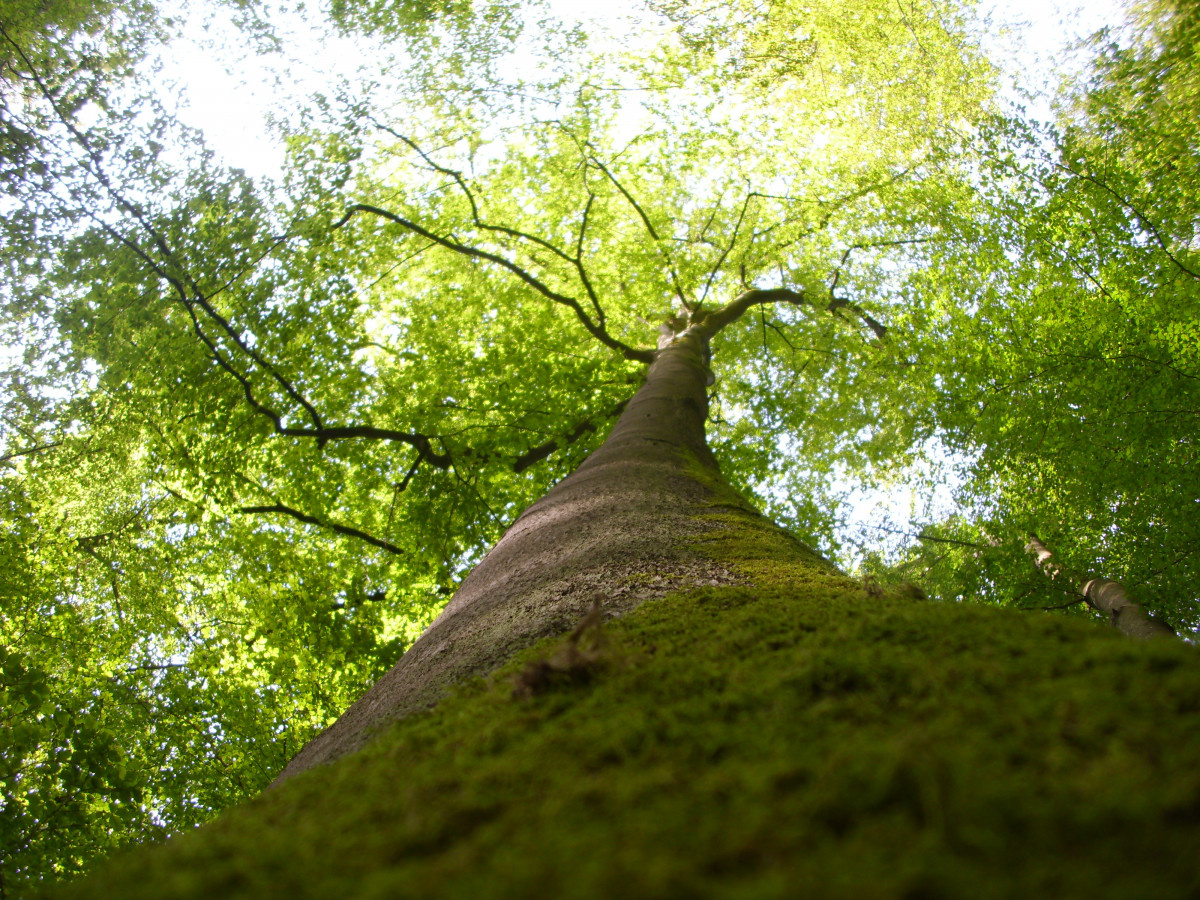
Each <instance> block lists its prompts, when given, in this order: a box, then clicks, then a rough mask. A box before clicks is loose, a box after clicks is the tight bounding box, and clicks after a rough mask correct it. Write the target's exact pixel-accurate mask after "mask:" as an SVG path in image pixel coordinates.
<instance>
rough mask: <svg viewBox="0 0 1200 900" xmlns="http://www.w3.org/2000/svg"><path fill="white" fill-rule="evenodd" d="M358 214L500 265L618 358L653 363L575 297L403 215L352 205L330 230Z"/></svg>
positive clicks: (645, 352)
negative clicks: (567, 312)
mask: <svg viewBox="0 0 1200 900" xmlns="http://www.w3.org/2000/svg"><path fill="white" fill-rule="evenodd" d="M360 212H362V213H370V214H371V215H374V216H379V217H380V218H383V219H387V220H388V221H389V222H394V223H395V224H397V225H400V226H401V227H403V228H406V229H407V230H409V231H411V232H413V233H414V234H419V235H421V237H423V238H425V239H426V240H430V241H433V242H434V243H435V244H438V245H439V246H442V247H445V248H446V249H447V250H451V251H453V252H455V253H459V254H461V255H463V256H466V257H469V258H472V259H480V260H485V261H487V262H491V263H494V264H496V265H498V266H500V267H501V268H503V269H506V270H507V271H509V272H512V273H513V274H514V275H516V276H517V277H518V278H520V279H521V280H522V281H524V282H525V283H526V284H527V285H529V286H530V287H531V288H533V289H534V290H535V291H537V292H538V293H539V294H541V295H542V296H543V297H545V298H547V299H548V300H551V301H553V302H554V303H558V304H561V305H563V306H566V307H568V308H569V309H571V310H573V311H574V313H575V315H576V317H577V318H578V319H579V321H580V322H581V323H582V324H583V327H584V328H586V329H587V331H588V333H589V334H590V335H592V337H594V338H596V340H598V341H600V343H602V344H604V345H605V346H606V347H610V348H612V349H613V350H618V351H620V352H621V355H622V356H624V357H625V359H629V360H634V361H636V362H641V363H646V364H649V363H652V362H654V351H653V350H638V349H636V348H634V347H630V346H629V345H628V344H626V343H624V342H623V341H620V340H617V339H616V338H614V337H613V336H612V335H610V334H609V333H608V331H607V330H605V328H604V327H603V326H602V325H599V324H597V323H596V322H593V321H592V319H591V317H589V316H588V314H587V313H586V312H585V311H584V309H583V307H582V306H581V305H580V304H579V301H578V300H576V299H575V298H574V297H568V296H566V295H565V294H560V293H559V292H558V291H556V290H554V289H553V288H551V287H549V286H548V285H546V284H545V283H543V282H542V281H541V280H539V279H538V278H537V277H536V276H534V275H532V274H531V273H529V272H528V271H526V270H525V269H523V268H522V267H521V266H518V265H517V264H516V263H514V262H512V261H511V260H508V259H505V258H504V257H503V256H499V255H497V254H495V253H491V252H489V251H487V250H480V249H479V248H478V247H473V246H471V245H469V244H463V243H461V242H460V241H458V240H456V239H454V238H450V237H442V236H440V235H436V234H434V233H433V232H432V231H429V230H428V229H427V228H424V227H422V226H421V225H418V224H417V223H416V222H413V221H411V220H409V219H406V218H404V217H403V216H400V215H397V214H396V213H394V212H391V211H389V210H386V209H381V208H380V207H378V206H372V205H371V204H369V203H355V204H354V205H353V206H351V207H350V208H349V209H348V210H347V211H346V214H345V215H344V216H342V218H341V219H339V220H338V221H337V222H335V223H334V224H333V226H332V227H333V228H335V229H336V228H341V227H342V226H343V225H345V224H346V222H348V221H349V220H350V218H351V217H352V216H353V215H354V214H355V213H360ZM568 258H569V257H568Z"/></svg>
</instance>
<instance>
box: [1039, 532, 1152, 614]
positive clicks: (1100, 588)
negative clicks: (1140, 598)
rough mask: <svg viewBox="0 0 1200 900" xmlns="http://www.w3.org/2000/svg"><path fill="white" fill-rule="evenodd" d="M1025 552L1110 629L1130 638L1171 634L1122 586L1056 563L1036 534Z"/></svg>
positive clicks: (1046, 573) (1116, 582) (1047, 574)
mask: <svg viewBox="0 0 1200 900" xmlns="http://www.w3.org/2000/svg"><path fill="white" fill-rule="evenodd" d="M1025 549H1026V550H1028V551H1029V552H1030V553H1032V554H1033V557H1034V562H1035V564H1036V565H1037V567H1038V568H1039V569H1041V570H1042V572H1043V573H1044V574H1045V575H1046V577H1047V578H1050V579H1051V580H1058V579H1059V578H1065V579H1066V580H1067V581H1068V582H1070V584H1071V585H1072V586H1073V587H1074V588H1075V590H1076V591H1077V592H1078V593H1079V595H1080V596H1081V597H1083V599H1084V600H1085V601H1086V602H1087V605H1088V606H1090V607H1091V608H1092V609H1095V610H1097V611H1099V612H1104V613H1108V620H1109V622H1110V623H1111V624H1112V626H1113V627H1114V628H1116V629H1117V630H1119V631H1120V632H1122V633H1123V634H1127V635H1129V636H1130V637H1136V638H1148V637H1158V636H1164V635H1174V634H1175V629H1174V628H1172V627H1171V626H1170V625H1168V624H1167V623H1166V622H1164V621H1162V620H1161V619H1156V618H1154V617H1153V616H1151V615H1150V614H1149V613H1148V612H1146V610H1144V609H1143V608H1142V607H1141V606H1140V605H1139V604H1137V603H1134V602H1133V601H1132V600H1130V599H1129V596H1128V594H1126V593H1125V586H1124V585H1122V584H1121V583H1120V582H1118V581H1112V580H1110V579H1108V578H1093V577H1092V576H1090V575H1084V574H1082V573H1080V572H1075V571H1073V570H1071V569H1068V568H1066V567H1065V566H1063V565H1061V564H1060V563H1058V561H1057V560H1055V559H1054V558H1053V557H1054V554H1053V553H1052V552H1051V551H1050V548H1048V547H1047V546H1046V545H1045V544H1043V543H1042V542H1041V540H1040V539H1039V538H1038V536H1037V535H1033V534H1031V535H1030V536H1029V542H1028V543H1027V544H1026V545H1025Z"/></svg>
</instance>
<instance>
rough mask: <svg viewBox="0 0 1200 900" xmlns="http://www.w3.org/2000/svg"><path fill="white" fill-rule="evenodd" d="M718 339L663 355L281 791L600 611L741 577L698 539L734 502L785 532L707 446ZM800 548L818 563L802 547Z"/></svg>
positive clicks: (296, 762) (295, 763)
mask: <svg viewBox="0 0 1200 900" xmlns="http://www.w3.org/2000/svg"><path fill="white" fill-rule="evenodd" d="M719 324H720V325H724V324H725V322H724V321H722V322H720V323H719ZM714 330H715V329H714V328H713V327H712V326H710V327H708V328H698V327H693V328H691V329H689V330H688V331H685V332H684V333H683V334H682V335H681V336H680V337H678V338H676V339H675V340H674V341H673V342H671V343H668V344H667V346H665V347H664V348H663V349H662V350H660V351H659V354H658V356H657V358H656V360H655V362H654V363H653V365H651V367H650V369H649V372H648V373H647V378H646V383H645V384H644V385H643V386H642V388H641V389H640V390H639V391H638V392H637V394H636V395H635V396H634V397H633V399H632V400H630V402H629V404H628V406H627V407H626V408H625V411H624V413H623V414H622V416H621V418H620V419H619V420H618V422H617V424H616V426H615V427H614V428H613V431H612V434H611V435H610V436H609V438H608V440H607V441H606V442H605V443H604V445H603V446H602V447H600V448H599V449H597V450H596V451H595V452H594V453H592V455H591V456H589V457H588V459H587V460H585V461H584V463H583V464H582V465H581V466H580V467H579V468H578V469H577V470H576V471H575V472H574V473H572V474H571V475H570V476H569V477H568V478H566V479H564V480H563V481H562V482H561V483H559V484H558V485H557V486H556V487H555V488H554V489H553V490H551V491H550V492H549V493H547V494H546V495H545V496H544V497H542V498H541V499H540V500H538V501H537V502H536V503H534V504H533V505H532V506H530V507H529V508H528V509H527V510H525V512H524V513H522V514H521V516H520V517H519V518H518V519H517V521H516V522H514V523H513V525H512V527H510V528H509V529H508V531H507V532H506V533H505V535H504V537H503V538H501V540H500V542H499V543H497V544H496V546H495V547H493V548H492V550H491V551H490V552H489V553H488V554H487V556H486V557H485V558H484V559H483V561H482V562H480V563H479V565H478V566H476V568H475V569H474V570H473V571H472V572H471V573H470V575H468V576H467V578H466V579H465V580H464V581H463V583H462V585H461V586H460V588H459V590H458V592H457V593H456V594H455V596H454V598H453V599H452V600H451V601H450V603H449V605H448V606H447V607H446V609H445V610H444V611H443V612H442V613H441V615H440V616H438V618H437V619H436V620H435V621H434V622H433V624H432V625H430V626H429V628H428V629H427V630H426V631H425V633H424V634H422V635H421V637H420V638H419V639H418V640H417V641H416V643H414V644H413V646H412V647H411V648H409V650H408V651H407V652H406V653H405V654H404V656H403V657H402V658H401V659H400V661H399V662H398V663H397V664H396V666H395V667H394V668H393V669H392V670H391V671H390V672H388V674H387V675H385V676H384V677H383V678H382V679H381V680H380V681H379V682H378V683H377V684H376V685H375V686H374V687H372V688H371V689H370V691H368V692H367V694H366V695H364V696H363V697H362V699H360V700H359V701H358V702H357V703H355V704H354V705H353V706H352V707H351V708H350V709H349V710H347V711H346V713H345V714H344V715H343V716H342V717H341V718H340V719H338V720H337V722H335V723H334V724H333V725H331V726H330V727H329V728H327V729H326V730H325V731H324V732H322V733H321V734H319V735H318V736H317V737H316V738H315V739H314V740H313V741H311V742H310V743H309V744H308V745H307V746H306V747H304V749H302V750H301V751H300V753H299V754H298V755H297V756H296V757H295V758H294V759H293V760H292V762H291V763H290V764H289V765H288V766H287V768H286V769H285V770H284V772H283V773H282V774H281V775H280V776H279V778H278V779H277V780H276V783H279V781H282V780H284V779H286V778H288V777H290V776H291V775H293V774H295V773H297V772H300V771H303V770H305V769H308V768H311V767H312V766H315V765H319V764H321V763H324V762H328V761H331V760H333V759H336V758H337V757H339V756H341V755H343V754H345V753H348V752H351V751H353V750H355V749H357V748H358V747H361V746H362V745H363V743H364V742H365V741H366V740H368V739H369V737H370V736H371V734H372V733H374V732H376V731H378V730H379V729H380V728H382V727H384V726H386V725H388V724H390V723H392V722H394V721H396V720H398V719H400V718H402V717H404V716H405V715H408V714H409V713H412V712H416V711H419V710H423V709H427V708H429V707H430V706H432V705H433V704H434V703H436V702H437V701H438V700H439V699H440V698H441V697H442V696H443V695H444V694H445V693H446V691H447V690H448V689H449V688H450V687H451V686H453V685H455V684H458V683H460V682H462V681H464V680H466V679H469V678H471V677H473V676H478V675H484V674H486V673H488V672H490V671H492V670H493V669H495V668H497V667H498V666H499V665H501V664H502V663H503V662H505V661H506V660H508V659H509V658H510V657H512V655H513V654H514V653H516V652H518V651H520V650H522V649H524V648H525V647H528V646H529V645H531V644H532V643H534V642H535V641H537V640H538V639H540V638H542V637H545V636H547V635H552V634H561V633H564V632H567V631H569V630H570V629H571V628H572V627H573V626H574V625H575V624H576V623H577V622H578V621H579V620H580V619H581V618H582V617H583V616H584V615H585V614H586V613H587V612H588V610H589V609H591V608H592V606H593V604H598V605H599V608H600V611H601V614H602V615H603V616H606V617H611V616H614V615H620V614H622V613H624V612H627V611H629V610H630V609H633V608H634V607H635V606H637V605H639V604H641V603H643V602H645V601H646V600H650V599H654V598H657V597H661V596H663V595H665V594H667V593H669V592H671V591H673V590H677V589H679V588H682V587H689V586H693V585H696V584H705V583H708V584H716V583H733V582H735V581H737V580H738V576H736V575H735V574H734V573H733V572H732V571H730V570H728V569H727V568H725V567H723V566H721V565H720V564H718V563H717V562H715V561H713V560H712V559H710V558H707V557H705V556H704V555H702V554H701V553H700V552H699V549H698V547H697V542H696V541H695V540H694V539H695V538H696V537H699V536H700V535H702V534H704V533H705V532H706V531H711V530H712V529H713V528H714V527H717V526H714V525H713V524H712V523H711V522H707V521H704V520H703V519H702V518H701V517H702V516H703V515H705V514H706V513H711V512H712V511H713V507H714V505H721V506H722V507H723V508H722V509H721V512H722V514H728V515H733V516H738V517H744V518H745V519H746V520H749V521H751V522H752V523H753V525H754V527H756V528H767V529H771V530H774V531H779V529H778V528H777V527H776V526H774V525H773V524H771V523H769V522H768V521H767V520H766V519H764V518H763V517H761V516H759V515H758V514H757V513H754V512H753V511H752V509H751V508H750V507H749V506H748V505H746V504H744V503H742V504H737V503H731V502H730V496H731V495H732V489H731V488H729V486H728V484H727V483H726V482H725V481H724V479H723V477H722V476H721V474H720V471H719V469H718V467H717V463H716V460H715V459H714V457H713V455H712V453H711V451H710V450H709V448H708V444H707V442H706V440H705V431H704V426H705V420H706V418H707V415H708V397H707V391H706V387H707V381H708V378H709V375H710V373H709V369H708V366H707V362H706V359H705V356H706V353H705V351H706V347H707V339H708V337H709V336H710V334H711V333H712V332H713V331H714ZM796 552H797V554H798V555H802V556H804V557H805V558H807V559H810V560H811V559H813V558H814V557H815V554H812V551H810V550H808V548H805V547H803V546H801V545H800V544H799V543H798V542H797V543H796Z"/></svg>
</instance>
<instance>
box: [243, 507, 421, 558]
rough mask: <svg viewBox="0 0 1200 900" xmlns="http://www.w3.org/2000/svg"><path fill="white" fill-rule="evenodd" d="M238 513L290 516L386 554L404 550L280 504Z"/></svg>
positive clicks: (249, 508) (250, 508)
mask: <svg viewBox="0 0 1200 900" xmlns="http://www.w3.org/2000/svg"><path fill="white" fill-rule="evenodd" d="M238 512H239V513H243V514H246V515H250V514H255V513H279V514H280V515H285V516H291V517H292V518H293V519H297V520H298V521H301V522H304V523H305V524H307V525H316V526H317V527H318V528H328V529H329V530H330V531H336V532H337V533H338V534H344V535H346V536H347V537H355V538H358V539H359V540H362V541H366V542H367V543H368V544H371V545H373V546H375V547H379V548H380V549H382V550H386V551H388V553H395V554H402V553H404V550H402V549H401V548H400V547H397V546H396V545H395V544H392V543H390V542H388V541H385V540H382V539H381V538H377V537H374V536H373V535H370V534H367V533H366V532H365V531H362V530H361V529H358V528H354V527H352V526H350V525H339V524H338V523H336V522H325V521H322V520H321V519H318V518H317V517H316V516H310V515H307V514H306V513H302V512H300V511H299V510H298V509H293V508H292V507H290V506H285V505H284V504H282V503H273V504H271V505H270V506H243V507H241V508H239V509H238Z"/></svg>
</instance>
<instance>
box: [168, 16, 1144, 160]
mask: <svg viewBox="0 0 1200 900" xmlns="http://www.w3.org/2000/svg"><path fill="white" fill-rule="evenodd" d="M631 2H632V0H626V4H629V3H631ZM552 3H553V5H554V6H556V7H557V8H558V9H559V10H561V11H562V12H564V13H567V14H571V13H575V14H579V15H582V14H583V11H584V10H587V11H589V12H590V11H592V10H594V9H595V8H596V4H594V3H591V2H584V0H552ZM1122 6H1123V4H1122V3H1121V2H1119V0H1089V2H1087V3H1078V2H1074V0H983V2H981V4H980V9H981V12H982V13H983V15H984V16H986V17H988V18H989V19H990V20H991V21H992V22H993V24H994V27H993V28H992V29H991V31H990V34H991V40H990V42H989V44H990V46H989V47H988V50H989V52H990V53H991V54H992V55H993V58H994V59H996V60H997V62H998V63H999V64H1000V65H1001V66H1002V68H1003V69H1004V70H1005V71H1008V72H1010V73H1013V75H1014V76H1015V77H1016V78H1018V79H1019V80H1020V81H1021V82H1022V84H1023V86H1024V87H1025V88H1026V89H1029V90H1034V91H1041V92H1042V99H1041V100H1039V101H1037V102H1034V103H1033V104H1031V105H1030V106H1029V110H1030V112H1032V113H1033V114H1035V115H1037V116H1038V117H1041V118H1048V117H1049V116H1050V115H1051V109H1050V104H1049V97H1050V95H1051V93H1052V84H1053V78H1054V71H1055V70H1056V69H1059V68H1063V67H1065V68H1067V69H1068V70H1070V69H1071V68H1072V67H1073V66H1078V65H1079V63H1080V58H1079V57H1075V58H1074V63H1072V56H1071V54H1070V53H1069V52H1068V48H1069V47H1070V45H1071V44H1073V43H1075V42H1076V41H1078V40H1079V39H1080V38H1082V37H1084V36H1086V35H1088V34H1090V33H1092V32H1093V31H1095V30H1097V29H1099V28H1101V27H1104V26H1106V25H1115V24H1117V23H1119V22H1120V21H1121V18H1122V16H1121V8H1122ZM618 8H619V5H616V4H614V2H612V0H610V2H609V3H607V4H606V5H605V9H606V10H616V9H618ZM281 24H282V27H283V30H284V41H283V47H284V50H283V61H286V62H287V63H288V66H289V72H288V77H287V79H286V81H285V82H281V81H278V80H277V78H276V76H275V75H274V74H273V72H272V66H274V67H276V68H278V64H279V62H280V60H267V61H265V63H266V64H264V61H259V60H254V59H250V60H247V59H244V58H236V59H235V58H233V57H232V56H230V55H229V52H228V51H222V50H221V49H220V47H221V45H222V43H228V44H229V45H231V46H236V45H237V44H238V41H237V40H236V39H234V38H233V36H232V32H231V30H230V28H229V26H223V25H222V24H221V23H219V22H212V23H210V25H209V28H208V30H207V31H205V30H202V29H200V28H193V29H191V32H190V37H189V39H187V40H185V41H182V42H180V43H179V44H177V45H175V46H174V47H173V53H172V57H171V59H169V60H167V61H166V65H165V67H164V70H163V77H164V78H165V79H167V80H169V81H174V82H177V83H178V84H180V85H182V86H184V88H185V90H186V98H187V99H186V106H185V107H184V108H183V109H182V110H181V117H182V118H183V120H184V121H185V122H187V123H188V124H190V125H193V126H195V127H198V128H200V129H202V130H203V131H204V133H205V135H206V137H207V139H208V142H209V145H210V146H211V147H213V148H214V149H215V150H216V151H217V152H218V154H219V155H221V156H222V157H223V158H224V159H225V161H226V162H228V163H229V164H230V165H233V166H237V167H239V168H243V169H245V170H246V171H247V172H248V173H249V174H251V175H255V176H262V175H273V174H277V173H278V171H279V169H280V167H281V165H282V163H283V148H282V146H281V145H280V144H279V143H278V142H277V141H276V140H274V139H273V138H272V137H271V135H270V132H269V129H268V128H267V126H266V122H267V119H268V116H269V114H270V111H271V110H272V109H277V108H279V107H280V105H281V103H282V104H283V105H285V106H286V105H288V103H289V100H290V101H292V102H294V101H295V100H296V99H297V98H299V97H301V96H303V95H304V94H306V93H310V92H314V91H321V90H327V89H328V86H329V85H330V84H331V83H332V82H333V81H334V80H336V79H337V78H338V77H339V76H345V77H353V75H354V69H353V62H354V61H355V60H357V59H360V58H361V56H362V51H361V50H360V49H359V48H357V47H355V46H354V44H353V43H352V42H350V41H348V40H345V39H340V38H337V37H336V36H332V35H330V34H329V33H328V32H327V31H325V32H322V33H321V34H319V35H318V34H316V33H315V32H314V31H313V30H311V29H308V28H306V27H305V23H303V22H298V21H291V22H287V23H281ZM226 36H228V37H229V38H230V39H229V40H228V41H227V42H226V41H223V40H222V39H223V38H224V37H226ZM230 70H233V71H235V72H236V74H233V72H232V71H230ZM1014 96H1015V94H1014Z"/></svg>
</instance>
